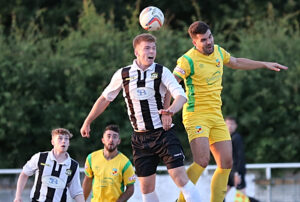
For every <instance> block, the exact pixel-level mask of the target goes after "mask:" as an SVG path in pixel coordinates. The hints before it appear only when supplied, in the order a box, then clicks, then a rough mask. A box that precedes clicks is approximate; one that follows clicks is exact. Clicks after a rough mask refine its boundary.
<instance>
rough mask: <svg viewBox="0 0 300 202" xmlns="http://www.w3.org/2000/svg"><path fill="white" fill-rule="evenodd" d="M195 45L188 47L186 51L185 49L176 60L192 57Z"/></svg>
mask: <svg viewBox="0 0 300 202" xmlns="http://www.w3.org/2000/svg"><path fill="white" fill-rule="evenodd" d="M195 50H196V49H195V47H192V48H190V49H189V50H188V51H186V52H185V53H184V54H183V55H181V56H180V57H179V58H178V60H185V59H186V57H193V55H194V54H195Z"/></svg>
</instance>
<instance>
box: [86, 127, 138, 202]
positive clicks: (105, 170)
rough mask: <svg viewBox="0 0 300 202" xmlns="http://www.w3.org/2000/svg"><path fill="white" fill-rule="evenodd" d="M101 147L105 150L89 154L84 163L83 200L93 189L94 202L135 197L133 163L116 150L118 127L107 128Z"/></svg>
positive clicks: (121, 200) (119, 201) (118, 141)
mask: <svg viewBox="0 0 300 202" xmlns="http://www.w3.org/2000/svg"><path fill="white" fill-rule="evenodd" d="M102 143H103V145H104V149H101V150H98V151H95V152H93V153H91V154H89V155H88V157H87V159H86V162H85V175H86V176H85V178H84V180H83V183H82V187H83V193H84V198H85V200H86V199H87V198H88V196H89V194H90V192H91V189H92V200H91V201H92V202H115V201H117V202H123V201H127V200H128V199H129V198H130V197H131V196H132V195H133V192H134V182H135V179H136V177H135V174H134V169H133V167H132V164H131V162H130V160H129V159H128V158H127V157H126V156H125V155H123V154H122V153H120V152H119V151H118V149H117V147H118V145H119V144H120V135H119V127H118V126H116V125H109V126H107V127H106V128H105V130H104V133H103V138H102ZM125 188H126V189H125Z"/></svg>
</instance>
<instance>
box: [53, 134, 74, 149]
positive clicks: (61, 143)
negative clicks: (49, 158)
mask: <svg viewBox="0 0 300 202" xmlns="http://www.w3.org/2000/svg"><path fill="white" fill-rule="evenodd" d="M51 142H52V145H53V148H54V150H55V151H57V152H59V153H63V152H66V151H68V148H69V146H70V138H69V136H68V135H55V136H53V137H52V140H51Z"/></svg>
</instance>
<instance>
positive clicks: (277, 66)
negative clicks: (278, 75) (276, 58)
mask: <svg viewBox="0 0 300 202" xmlns="http://www.w3.org/2000/svg"><path fill="white" fill-rule="evenodd" d="M264 64H265V67H266V68H267V69H269V70H273V71H276V72H279V71H280V70H281V69H283V70H287V69H288V67H287V66H284V65H281V64H278V63H275V62H264Z"/></svg>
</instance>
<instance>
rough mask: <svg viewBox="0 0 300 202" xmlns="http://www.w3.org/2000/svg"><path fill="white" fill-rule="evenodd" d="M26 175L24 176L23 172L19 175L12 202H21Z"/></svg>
mask: <svg viewBox="0 0 300 202" xmlns="http://www.w3.org/2000/svg"><path fill="white" fill-rule="evenodd" d="M28 177H29V176H28V175H26V174H25V173H24V172H23V171H22V172H21V173H20V176H19V179H18V183H17V190H16V197H15V200H14V202H22V192H23V190H24V187H25V185H26V183H27V180H28Z"/></svg>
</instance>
